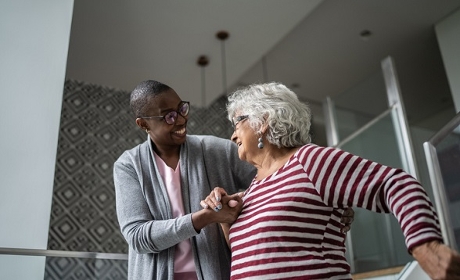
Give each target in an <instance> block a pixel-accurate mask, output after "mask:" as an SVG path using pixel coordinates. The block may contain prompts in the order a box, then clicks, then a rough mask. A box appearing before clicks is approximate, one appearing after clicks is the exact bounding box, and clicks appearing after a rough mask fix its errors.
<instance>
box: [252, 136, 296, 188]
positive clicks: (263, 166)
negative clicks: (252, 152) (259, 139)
mask: <svg viewBox="0 0 460 280" xmlns="http://www.w3.org/2000/svg"><path fill="white" fill-rule="evenodd" d="M269 147H270V148H269ZM267 148H268V149H267V150H266V151H264V153H263V154H262V155H261V157H260V160H258V161H257V163H254V166H255V167H256V168H257V175H256V178H257V179H258V180H262V179H264V178H266V177H267V176H270V175H271V174H273V173H275V172H276V171H277V170H278V169H280V168H281V167H282V166H283V165H285V164H286V162H287V161H288V160H289V159H290V158H291V156H292V155H293V154H294V153H295V152H296V151H297V150H298V149H299V148H297V147H294V148H278V147H276V146H271V145H270V146H268V147H267ZM264 149H265V148H264Z"/></svg>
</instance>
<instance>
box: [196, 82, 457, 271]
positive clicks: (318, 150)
mask: <svg viewBox="0 0 460 280" xmlns="http://www.w3.org/2000/svg"><path fill="white" fill-rule="evenodd" d="M227 110H228V116H229V119H230V120H231V121H232V123H233V126H234V132H233V135H232V136H231V140H232V141H233V142H235V143H236V144H237V146H238V156H239V157H240V159H242V160H244V161H247V162H249V163H251V164H252V165H254V166H255V167H256V168H257V175H256V176H255V177H254V179H253V181H252V183H251V185H250V186H249V188H248V189H247V190H246V191H245V192H244V193H241V197H242V199H241V200H240V199H238V201H237V202H238V205H236V206H234V207H241V212H240V214H239V217H238V218H237V220H236V221H235V222H234V223H232V224H231V225H230V224H222V228H223V230H224V232H225V234H226V237H227V240H228V243H229V246H230V248H231V252H232V263H231V279H352V277H351V274H350V266H349V264H348V263H347V260H346V258H345V250H346V248H345V242H344V241H345V234H344V233H343V232H342V231H341V228H340V217H341V215H342V213H343V211H344V209H346V208H348V207H360V208H365V209H368V210H370V211H374V212H382V213H393V214H394V215H395V217H396V218H397V220H398V222H399V224H400V226H401V228H402V231H403V233H404V236H405V239H406V245H407V248H408V250H409V252H411V253H412V255H413V256H414V257H415V259H416V260H417V261H418V262H419V264H420V265H421V267H422V268H423V269H424V270H425V271H426V272H427V273H428V274H429V276H430V277H432V278H433V279H451V278H454V277H460V264H459V263H460V257H459V255H458V253H457V252H455V251H454V250H451V249H450V248H449V247H447V246H445V245H443V244H442V237H441V232H440V227H439V223H438V217H437V215H436V213H435V210H434V208H433V205H432V203H431V202H430V200H429V198H428V196H427V194H426V192H425V191H424V189H423V188H422V186H421V185H420V183H419V182H418V181H417V180H416V179H414V178H413V177H412V176H411V175H409V174H408V173H406V172H405V171H403V170H401V169H397V168H392V167H389V166H385V165H382V164H379V163H377V162H373V161H370V160H367V159H364V158H361V157H359V156H356V155H353V154H350V153H348V152H345V151H342V150H340V149H336V148H332V147H321V146H318V145H315V144H312V143H311V139H310V133H309V131H310V125H311V113H310V109H309V107H308V106H307V105H306V104H304V103H302V102H300V101H299V100H298V98H297V95H296V94H295V93H294V92H292V91H291V90H290V89H288V88H287V87H286V86H284V85H282V84H280V83H266V84H255V85H251V86H248V87H246V88H244V89H241V90H238V91H236V92H234V93H233V94H231V95H230V96H229V97H228V105H227ZM227 197H228V195H227V193H226V192H225V191H224V190H223V189H221V188H216V189H214V190H213V191H212V192H211V194H210V195H209V196H208V197H207V198H206V199H205V200H203V201H202V202H201V204H202V206H204V207H212V208H215V207H221V206H222V204H224V205H225V203H228V198H227ZM233 203H234V204H236V203H235V201H233Z"/></svg>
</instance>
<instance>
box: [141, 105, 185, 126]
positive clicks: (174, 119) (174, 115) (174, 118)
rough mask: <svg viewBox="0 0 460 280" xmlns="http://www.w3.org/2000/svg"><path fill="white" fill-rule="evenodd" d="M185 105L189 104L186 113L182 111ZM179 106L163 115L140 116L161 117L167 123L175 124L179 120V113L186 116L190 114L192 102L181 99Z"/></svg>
mask: <svg viewBox="0 0 460 280" xmlns="http://www.w3.org/2000/svg"><path fill="white" fill-rule="evenodd" d="M184 106H187V108H186V111H185V113H181V111H182V109H183V108H184ZM178 107H179V109H177V110H173V111H169V112H167V113H166V114H164V115H163V116H149V117H138V118H141V119H154V118H160V119H163V120H164V121H165V123H167V124H169V125H173V124H175V123H176V122H177V117H179V115H181V116H182V117H184V118H185V117H187V116H188V113H189V112H190V102H189V101H181V102H180V103H179V105H178ZM168 115H169V117H168ZM168 120H172V121H169V122H168Z"/></svg>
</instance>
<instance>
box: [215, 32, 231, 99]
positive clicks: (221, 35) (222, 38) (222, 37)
mask: <svg viewBox="0 0 460 280" xmlns="http://www.w3.org/2000/svg"><path fill="white" fill-rule="evenodd" d="M216 37H217V39H219V40H220V41H221V54H222V87H223V91H224V94H225V95H227V69H226V67H227V66H226V61H225V40H227V39H228V37H229V34H228V32H227V31H219V32H217V34H216Z"/></svg>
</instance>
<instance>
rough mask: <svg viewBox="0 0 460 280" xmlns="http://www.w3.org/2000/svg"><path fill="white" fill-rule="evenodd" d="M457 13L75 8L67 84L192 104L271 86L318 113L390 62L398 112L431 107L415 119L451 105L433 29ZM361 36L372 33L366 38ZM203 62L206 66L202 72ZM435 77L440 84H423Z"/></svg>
mask: <svg viewBox="0 0 460 280" xmlns="http://www.w3.org/2000/svg"><path fill="white" fill-rule="evenodd" d="M459 7H460V1H458V0H442V1H435V0H404V1H397V0H250V1H248V0H231V1H228V0H193V1H190V0H136V1H126V0H97V1H94V0H76V1H75V4H74V16H73V21H72V30H71V38H70V46H69V56H68V64H67V78H71V79H77V80H81V81H85V82H89V83H96V84H99V85H103V86H108V87H112V88H117V89H121V90H127V91H131V90H132V89H133V88H134V87H135V85H136V84H138V83H139V82H140V81H143V80H146V79H155V80H159V81H161V82H164V83H166V84H168V85H170V86H171V87H173V88H174V89H175V90H176V91H177V92H178V94H179V95H180V96H181V97H182V99H184V100H189V101H191V102H192V103H193V104H194V105H196V106H202V105H209V104H210V103H211V102H212V101H214V100H215V99H216V98H217V97H219V96H221V95H222V94H224V93H225V92H226V91H227V92H229V91H231V90H232V89H234V88H235V87H237V86H240V85H244V84H250V83H254V82H261V81H264V80H270V81H273V80H274V81H279V82H282V83H284V84H286V85H288V86H289V87H291V88H292V89H293V90H294V91H295V92H297V94H299V96H300V97H301V98H302V99H303V100H306V101H309V102H310V103H311V104H313V105H318V104H320V103H321V101H322V100H323V99H324V98H325V96H328V95H329V96H334V95H337V94H339V93H341V92H343V91H345V90H347V89H349V88H351V87H353V86H354V85H356V84H357V83H359V82H360V81H362V80H363V79H365V78H366V77H368V76H370V75H372V74H373V73H375V72H377V71H378V70H379V69H380V63H381V61H382V60H383V59H384V58H385V57H387V56H389V55H391V56H392V57H393V58H394V59H395V63H396V67H397V70H398V74H399V75H400V82H401V83H402V90H403V91H404V90H406V92H405V99H406V98H407V99H408V101H407V100H406V106H407V103H414V102H415V103H416V104H418V103H421V102H417V100H419V99H420V100H424V101H428V102H427V103H429V105H420V106H422V107H421V108H418V109H414V110H408V112H409V114H410V116H409V117H410V118H415V119H417V118H421V117H418V116H417V112H421V111H423V106H430V108H432V107H433V106H434V107H436V106H438V107H439V108H442V107H445V106H446V104H445V103H449V100H448V99H449V97H448V95H449V89H448V86H447V82H446V81H445V79H446V78H445V76H444V72H443V71H444V70H443V66H442V61H441V58H440V54H439V50H438V46H437V43H436V37H435V32H434V25H435V24H436V23H437V22H439V21H441V20H442V19H443V18H445V17H446V16H447V15H449V14H450V13H452V12H453V11H455V10H456V9H458V8H459ZM221 30H226V31H228V32H229V34H230V36H229V38H228V39H227V40H225V41H220V40H218V39H217V38H216V33H217V32H218V31H221ZM363 30H370V31H371V32H372V36H371V37H370V38H369V39H368V40H362V39H361V38H360V32H361V31H363ZM222 54H224V57H225V67H224V68H223V67H222V62H223V59H222ZM201 55H206V56H208V57H209V60H210V63H209V65H208V66H206V67H205V68H201V67H200V66H199V65H198V64H197V60H198V57H199V56H201ZM408 65H410V66H408ZM414 65H416V66H419V67H415V68H416V69H414ZM223 69H225V72H226V74H225V75H223ZM422 69H423V70H422ZM203 73H204V78H205V87H204V88H203V87H202V78H203V76H202V75H203ZM223 76H224V77H225V79H223ZM436 77H441V82H439V81H438V82H434V83H429V82H428V81H429V80H430V79H435V78H436ZM443 79H444V80H443ZM404 83H406V84H407V85H408V86H404ZM414 84H417V85H418V86H414ZM224 85H226V86H227V89H224ZM410 85H412V86H410ZM418 87H419V88H418ZM422 91H430V92H432V93H434V94H425V95H426V97H421V93H420V92H422ZM203 93H204V95H203ZM406 96H407V97H406ZM412 99H413V100H414V102H412ZM350 103H356V102H355V101H353V102H350ZM425 103H426V102H425ZM436 104H438V105H436ZM359 110H364V111H365V110H371V108H370V107H368V106H366V107H365V108H360V109H359Z"/></svg>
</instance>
